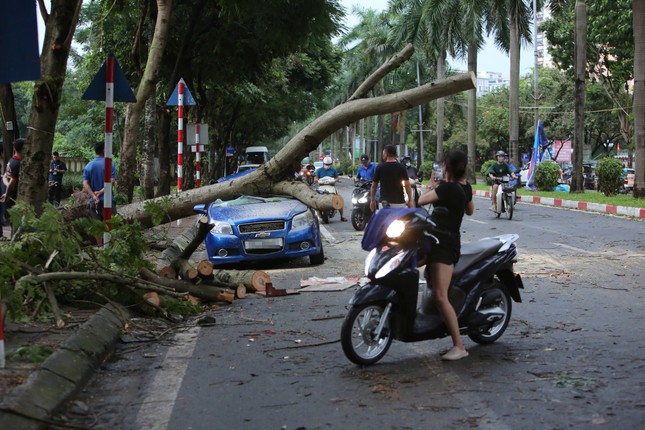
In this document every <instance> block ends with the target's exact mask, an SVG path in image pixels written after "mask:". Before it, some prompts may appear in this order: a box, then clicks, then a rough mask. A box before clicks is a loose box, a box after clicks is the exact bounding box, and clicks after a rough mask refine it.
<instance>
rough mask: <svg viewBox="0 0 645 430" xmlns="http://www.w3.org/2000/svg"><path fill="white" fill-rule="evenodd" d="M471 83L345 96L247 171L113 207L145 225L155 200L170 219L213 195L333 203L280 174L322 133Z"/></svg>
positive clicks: (467, 77) (319, 205)
mask: <svg viewBox="0 0 645 430" xmlns="http://www.w3.org/2000/svg"><path fill="white" fill-rule="evenodd" d="M475 87H476V79H475V76H474V74H473V73H464V74H460V75H455V76H452V77H450V78H447V79H444V80H442V81H437V82H431V83H428V84H425V85H422V86H420V87H416V88H413V89H410V90H406V91H402V92H399V93H395V94H389V95H385V96H381V97H374V98H369V99H357V100H352V101H349V102H347V103H344V104H341V105H339V106H337V107H335V108H334V109H332V110H330V111H328V112H327V113H325V114H323V115H322V116H320V117H319V118H318V119H316V120H314V121H313V122H312V123H311V124H309V125H308V126H306V127H305V128H304V129H303V130H302V131H300V133H298V134H297V135H296V136H294V137H293V138H292V139H291V140H290V141H289V143H287V145H286V146H285V147H284V148H282V149H281V150H280V151H279V152H278V153H277V154H276V155H275V156H274V157H273V158H272V159H271V160H269V161H268V162H267V163H266V164H264V165H263V166H261V167H260V168H259V169H257V170H255V171H254V172H252V173H249V174H248V175H245V176H242V177H241V178H237V179H233V180H230V181H226V182H224V183H221V184H214V185H208V186H205V187H201V188H198V189H194V190H188V191H184V192H181V193H179V194H177V195H173V196H167V197H161V198H157V199H152V200H147V201H145V202H137V203H132V204H129V205H125V206H123V207H120V208H119V214H120V215H121V216H122V217H124V218H125V219H127V220H137V221H139V222H141V223H142V224H143V225H146V226H151V225H152V217H151V216H150V215H149V214H147V213H146V212H145V211H144V204H148V203H149V202H152V203H153V204H154V202H155V200H160V199H170V200H171V203H172V204H171V208H170V209H169V211H168V213H167V218H168V219H169V220H176V219H180V218H185V217H187V216H190V215H191V214H192V213H193V206H194V205H196V204H208V203H210V202H212V201H213V200H215V199H216V198H219V199H222V200H231V199H234V198H236V197H237V196H239V195H240V194H247V195H270V194H289V195H293V196H295V197H297V198H298V199H299V200H301V201H302V202H303V203H305V204H307V205H309V206H311V207H313V208H315V209H330V208H333V207H338V206H337V205H338V203H334V201H337V200H336V198H335V196H333V195H320V194H317V193H316V192H315V191H314V190H311V189H310V188H309V187H308V186H307V185H306V184H305V183H304V182H300V181H294V180H284V178H285V177H289V175H290V174H291V173H292V171H293V170H294V167H295V165H296V164H298V163H299V162H300V160H301V159H302V158H304V157H305V156H306V155H307V154H308V153H309V152H311V151H313V150H315V149H316V148H317V147H318V145H319V144H320V143H321V142H322V141H323V140H324V139H325V138H326V137H328V136H329V135H331V134H332V133H333V132H334V131H336V130H338V129H339V128H342V127H344V126H346V125H347V124H350V123H352V122H355V121H357V120H359V119H361V118H365V117H368V116H373V115H380V114H385V113H390V112H399V111H403V110H406V109H410V108H412V107H415V106H418V105H420V104H423V103H427V102H429V101H431V100H435V99H437V98H441V97H446V96H449V95H451V94H455V93H458V92H461V91H466V90H470V89H473V88H475ZM160 201H161V200H160ZM335 205H336V206H335Z"/></svg>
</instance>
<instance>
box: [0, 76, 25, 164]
mask: <svg viewBox="0 0 645 430" xmlns="http://www.w3.org/2000/svg"><path fill="white" fill-rule="evenodd" d="M14 103H15V100H14V97H13V90H12V89H11V84H0V113H1V114H2V115H0V122H2V124H0V130H1V131H2V141H3V143H2V144H3V146H4V160H0V164H2V165H3V166H6V165H7V161H8V160H9V157H11V151H12V145H11V143H12V142H13V141H14V140H16V139H17V138H18V137H20V129H19V128H18V118H17V116H16V106H15V104H14ZM8 124H10V125H11V130H9V129H8V128H7V125H8Z"/></svg>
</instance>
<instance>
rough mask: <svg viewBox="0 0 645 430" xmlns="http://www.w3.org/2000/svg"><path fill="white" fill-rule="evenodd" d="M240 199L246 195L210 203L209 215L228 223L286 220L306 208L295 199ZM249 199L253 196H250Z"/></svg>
mask: <svg viewBox="0 0 645 430" xmlns="http://www.w3.org/2000/svg"><path fill="white" fill-rule="evenodd" d="M242 199H248V197H244V196H243V197H240V198H239V199H236V200H233V201H231V202H226V203H224V204H217V205H216V204H213V205H211V206H210V208H209V211H208V215H209V217H210V218H211V219H214V220H217V221H226V222H228V223H230V224H245V223H249V222H258V221H266V220H275V219H281V220H287V219H290V218H292V217H294V216H295V215H296V214H299V213H301V212H304V211H305V210H307V207H306V206H305V205H304V204H303V203H302V202H300V201H299V200H295V199H279V200H276V201H272V200H271V198H270V197H267V198H265V199H266V200H267V201H266V202H264V203H248V204H239V203H243V200H242ZM250 199H251V200H253V199H255V198H253V197H251V198H250Z"/></svg>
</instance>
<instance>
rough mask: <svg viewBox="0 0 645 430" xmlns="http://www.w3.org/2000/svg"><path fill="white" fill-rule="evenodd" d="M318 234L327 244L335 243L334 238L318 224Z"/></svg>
mask: <svg viewBox="0 0 645 430" xmlns="http://www.w3.org/2000/svg"><path fill="white" fill-rule="evenodd" d="M320 233H321V234H322V235H323V237H324V238H325V239H326V240H327V241H328V242H329V243H336V238H335V237H334V236H333V235H332V234H331V233H330V232H329V230H327V228H325V226H324V225H322V224H320Z"/></svg>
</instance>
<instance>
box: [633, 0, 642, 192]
mask: <svg viewBox="0 0 645 430" xmlns="http://www.w3.org/2000/svg"><path fill="white" fill-rule="evenodd" d="M632 15H633V16H632V19H633V23H634V110H633V113H634V136H635V139H636V145H635V147H636V162H635V166H636V178H635V182H634V197H636V198H641V199H642V198H645V2H643V1H634V3H633V4H632Z"/></svg>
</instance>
